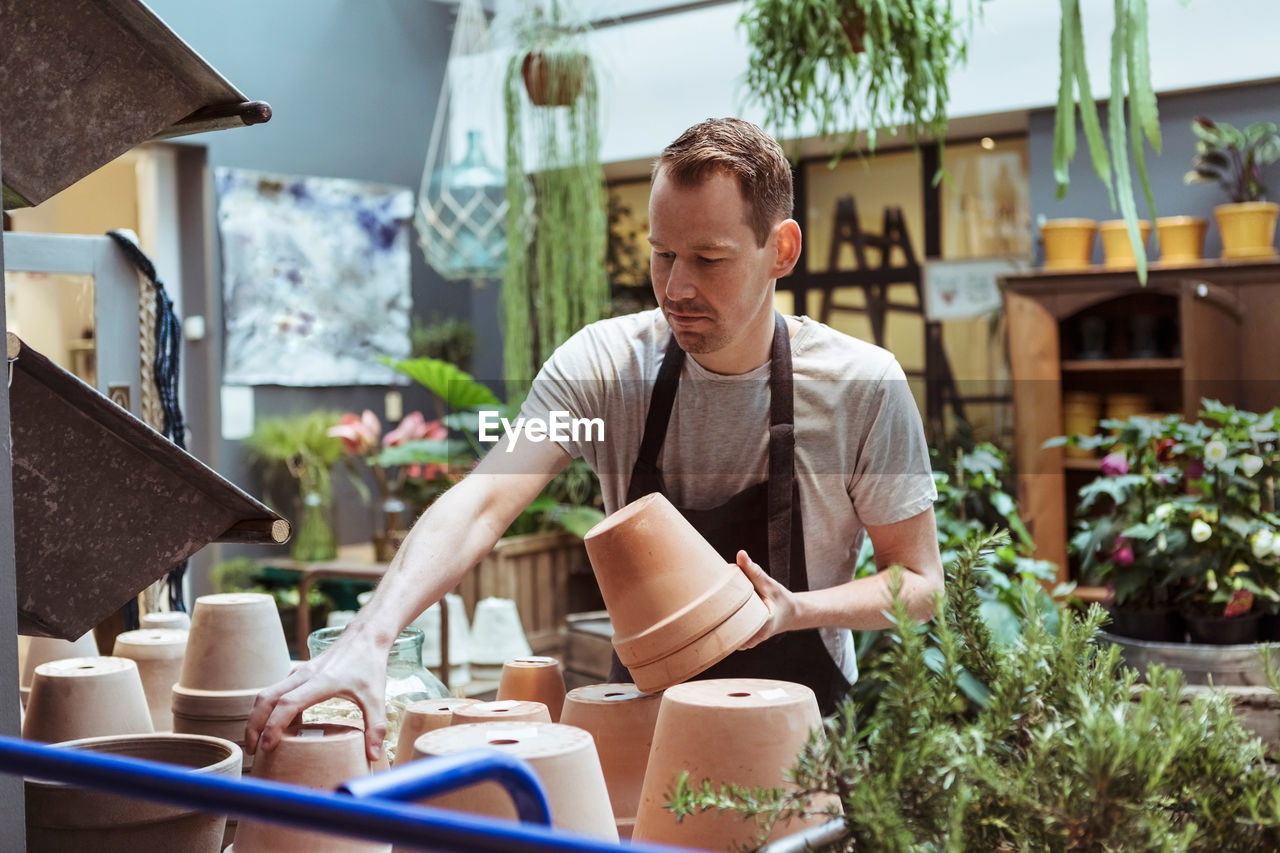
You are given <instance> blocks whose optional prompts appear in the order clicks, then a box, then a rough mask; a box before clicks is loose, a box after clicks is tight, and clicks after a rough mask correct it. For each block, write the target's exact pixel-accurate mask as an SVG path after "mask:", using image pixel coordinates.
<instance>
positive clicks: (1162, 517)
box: [1156, 503, 1173, 521]
mask: <svg viewBox="0 0 1280 853" xmlns="http://www.w3.org/2000/svg"><path fill="white" fill-rule="evenodd" d="M1171 515H1173V504H1171V503H1162V504H1160V506H1158V507H1156V521H1168V520H1169V516H1171Z"/></svg>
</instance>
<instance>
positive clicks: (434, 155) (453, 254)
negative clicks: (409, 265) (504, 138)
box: [414, 0, 507, 286]
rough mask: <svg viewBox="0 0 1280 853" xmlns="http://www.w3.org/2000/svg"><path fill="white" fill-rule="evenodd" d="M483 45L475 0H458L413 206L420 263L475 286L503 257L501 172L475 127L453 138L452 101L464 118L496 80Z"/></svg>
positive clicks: (484, 30) (483, 25)
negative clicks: (422, 259) (422, 260)
mask: <svg viewBox="0 0 1280 853" xmlns="http://www.w3.org/2000/svg"><path fill="white" fill-rule="evenodd" d="M489 49H490V41H489V26H488V23H487V21H486V19H485V13H484V9H483V7H482V6H481V4H480V0H461V2H460V3H459V5H458V15H457V21H456V23H455V26H454V32H453V41H452V42H451V44H450V45H449V59H448V61H447V63H446V64H445V73H444V81H443V82H442V83H441V86H440V99H439V101H438V102H437V107H436V114H435V118H434V119H433V121H432V124H431V141H430V144H429V145H428V147H427V159H426V163H425V164H424V166H423V170H422V184H421V186H420V188H419V192H418V204H417V210H416V212H415V214H414V225H415V226H416V227H417V231H418V244H419V245H420V246H421V247H422V251H423V254H424V255H425V256H426V259H427V263H428V264H430V265H431V266H432V268H434V269H435V270H436V272H438V273H439V274H440V275H441V276H443V277H444V278H446V279H449V280H453V281H460V280H469V281H472V282H473V283H474V284H476V286H482V285H483V283H484V282H485V281H486V280H487V279H491V278H496V277H498V276H500V275H501V274H502V270H503V267H504V266H505V263H506V248H507V243H506V222H507V195H506V179H505V176H504V173H503V172H502V170H501V169H499V168H495V167H494V166H492V165H490V164H491V163H492V162H494V161H495V160H496V161H497V162H501V159H500V158H497V157H489V156H487V155H486V153H485V138H484V134H483V132H482V129H481V128H478V127H472V128H469V129H467V132H466V141H465V143H461V142H460V139H461V134H460V133H458V131H459V128H458V127H456V126H455V121H456V120H455V118H454V111H453V103H454V101H455V100H456V101H458V102H459V104H460V106H462V107H464V108H465V113H462V114H465V115H466V116H468V117H469V118H470V117H477V116H478V117H482V118H483V117H484V115H485V112H486V111H485V110H484V109H483V108H482V107H483V105H484V103H485V101H486V98H487V97H491V93H493V92H496V91H498V90H499V87H500V84H499V83H497V82H489V83H487V84H486V81H485V79H484V78H485V76H486V75H485V73H484V72H485V71H486V70H487V67H486V60H487V61H488V64H489V65H492V57H491V56H487V55H488V54H489ZM459 96H461V97H459ZM494 126H495V124H494V123H492V122H490V123H489V127H490V128H493V127H494ZM498 150H501V149H498Z"/></svg>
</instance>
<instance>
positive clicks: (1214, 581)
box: [1205, 569, 1218, 592]
mask: <svg viewBox="0 0 1280 853" xmlns="http://www.w3.org/2000/svg"><path fill="white" fill-rule="evenodd" d="M1205 579H1206V580H1207V581H1208V584H1207V585H1208V587H1209V592H1217V591H1218V576H1217V575H1216V574H1214V571H1213V569H1210V570H1209V571H1207V572H1205Z"/></svg>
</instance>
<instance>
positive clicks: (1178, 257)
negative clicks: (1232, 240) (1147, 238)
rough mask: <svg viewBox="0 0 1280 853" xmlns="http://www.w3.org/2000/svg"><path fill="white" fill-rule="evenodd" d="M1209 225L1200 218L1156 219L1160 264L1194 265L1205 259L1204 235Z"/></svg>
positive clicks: (1169, 217) (1170, 217) (1165, 217)
mask: <svg viewBox="0 0 1280 853" xmlns="http://www.w3.org/2000/svg"><path fill="white" fill-rule="evenodd" d="M1207 230H1209V223H1208V222H1206V221H1205V220H1204V219H1201V218H1200V217H1199V216H1161V217H1159V218H1157V219H1156V238H1157V239H1158V240H1159V241H1160V263H1162V264H1194V263H1199V262H1200V261H1201V260H1202V259H1203V258H1204V235H1205V232H1206V231H1207Z"/></svg>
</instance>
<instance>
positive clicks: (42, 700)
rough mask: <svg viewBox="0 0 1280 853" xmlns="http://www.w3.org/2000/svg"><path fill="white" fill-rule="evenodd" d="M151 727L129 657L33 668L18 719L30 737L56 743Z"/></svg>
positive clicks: (58, 662)
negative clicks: (22, 714) (24, 706)
mask: <svg viewBox="0 0 1280 853" xmlns="http://www.w3.org/2000/svg"><path fill="white" fill-rule="evenodd" d="M153 731H155V729H154V727H153V726H152V725H151V712H150V711H149V710H148V709H147V694H146V693H145V692H144V691H143V689H142V679H141V678H140V677H139V676H138V666H137V664H135V663H134V662H133V661H131V660H129V659H127V658H112V657H106V658H104V657H97V658H67V659H66V660H55V661H50V662H49V663H42V664H40V665H39V666H38V667H36V674H35V678H34V679H33V680H32V682H31V698H30V699H29V700H28V702H27V716H26V718H25V720H24V721H23V724H22V736H23V737H24V738H26V739H28V740H40V741H46V742H48V743H58V742H61V741H64V740H76V739H78V738H87V737H99V736H102V735H126V734H144V733H150V732H153Z"/></svg>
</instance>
